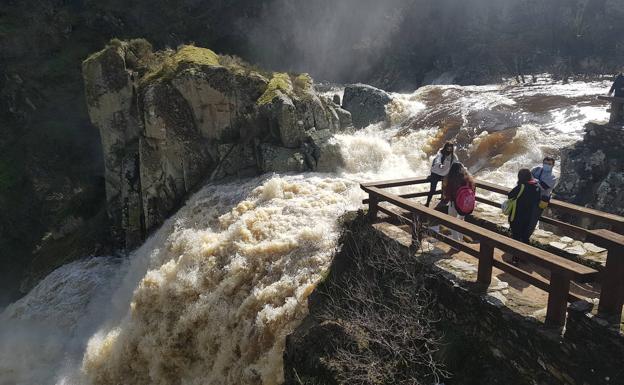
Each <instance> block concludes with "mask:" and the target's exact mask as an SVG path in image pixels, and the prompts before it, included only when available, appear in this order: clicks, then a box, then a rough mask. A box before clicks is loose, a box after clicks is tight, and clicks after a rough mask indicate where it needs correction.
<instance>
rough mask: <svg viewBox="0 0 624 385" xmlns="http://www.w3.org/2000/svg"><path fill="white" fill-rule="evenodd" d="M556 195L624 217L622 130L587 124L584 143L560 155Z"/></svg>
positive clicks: (623, 143)
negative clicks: (559, 174) (559, 173)
mask: <svg viewBox="0 0 624 385" xmlns="http://www.w3.org/2000/svg"><path fill="white" fill-rule="evenodd" d="M555 193H556V195H557V197H558V198H559V199H562V200H565V201H568V202H572V203H575V204H579V205H582V206H587V207H591V208H595V209H598V210H601V211H605V212H609V213H613V214H618V215H624V134H623V132H622V128H621V127H617V126H610V125H601V124H596V123H588V124H587V125H586V126H585V137H584V138H583V140H582V141H580V142H578V143H576V144H574V145H573V146H571V147H568V148H566V149H564V150H563V152H562V162H561V179H560V182H559V184H558V186H557V188H556V190H555ZM587 225H595V224H590V223H588V224H587Z"/></svg>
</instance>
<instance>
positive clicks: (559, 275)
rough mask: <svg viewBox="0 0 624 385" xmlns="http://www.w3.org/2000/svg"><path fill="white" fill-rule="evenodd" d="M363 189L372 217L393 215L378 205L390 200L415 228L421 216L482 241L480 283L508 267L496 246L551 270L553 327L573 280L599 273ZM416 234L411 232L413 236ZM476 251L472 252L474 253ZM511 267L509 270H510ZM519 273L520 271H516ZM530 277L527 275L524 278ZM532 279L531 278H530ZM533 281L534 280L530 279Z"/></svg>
mask: <svg viewBox="0 0 624 385" xmlns="http://www.w3.org/2000/svg"><path fill="white" fill-rule="evenodd" d="M361 187H362V189H363V190H364V191H366V192H368V194H369V199H370V204H369V206H370V207H369V215H371V216H372V217H376V216H377V212H378V211H381V212H383V213H386V214H388V215H392V214H391V213H392V211H391V210H389V209H387V208H384V207H382V206H380V205H379V203H380V202H382V201H383V202H388V203H389V204H392V205H394V206H397V207H399V208H400V209H403V210H406V211H407V212H408V213H407V214H405V216H406V217H407V218H405V220H406V221H407V220H409V217H413V218H414V219H413V220H412V228H414V227H415V226H414V223H415V222H416V221H417V220H419V219H418V218H427V219H433V220H436V221H437V222H439V223H441V224H443V225H444V226H446V227H448V228H450V229H453V230H456V231H460V232H461V233H463V234H466V235H468V236H470V237H472V238H473V239H476V240H479V242H480V248H479V251H478V258H479V268H478V272H477V275H478V278H477V280H478V281H479V282H482V283H485V284H488V285H489V283H490V281H491V275H492V267H493V266H494V265H495V264H496V265H498V266H502V267H503V268H508V267H507V266H506V265H505V263H504V261H498V262H495V258H494V254H495V253H494V249H495V248H497V249H500V250H502V251H505V252H509V253H512V254H513V255H516V256H518V257H521V258H524V259H527V260H529V261H531V262H533V263H535V264H537V265H540V266H543V267H545V268H547V269H548V270H550V271H551V280H550V283H549V286H548V292H549V297H548V298H549V299H548V308H547V314H546V322H547V324H550V325H554V326H562V325H563V323H564V322H565V314H566V308H567V300H568V297H569V288H570V281H571V280H578V281H587V280H588V279H591V278H593V277H595V276H596V274H597V271H596V270H594V269H592V268H589V267H587V266H584V265H580V264H578V263H576V262H573V261H570V260H568V259H565V258H562V257H559V256H557V255H554V254H552V253H549V252H547V251H544V250H541V249H538V248H535V247H533V246H530V245H526V244H524V243H521V242H518V241H516V240H513V239H510V238H508V237H505V236H503V235H501V234H498V233H495V232H493V231H490V230H487V229H484V228H481V227H479V226H476V225H474V224H471V223H467V222H465V221H462V220H460V219H458V218H455V217H451V216H448V215H446V214H443V213H441V212H438V211H436V210H434V209H431V208H429V207H426V206H423V205H421V204H418V203H416V202H413V201H409V200H408V199H407V198H402V197H400V196H398V195H395V194H391V193H388V192H386V191H384V190H382V189H381V188H379V187H373V186H364V185H362V186H361ZM415 237H416V234H412V238H413V239H414V238H415ZM445 242H449V243H452V244H454V245H455V246H459V242H457V241H455V240H451V239H446V240H445ZM474 254H475V252H474V251H473V252H472V253H471V255H474ZM508 270H509V269H508ZM516 273H518V272H516ZM522 278H527V277H526V276H524V277H521V279H522ZM527 279H528V280H531V281H532V282H533V281H535V280H532V279H531V278H527ZM530 283H531V282H530ZM537 284H538V285H540V286H541V287H545V286H544V285H543V283H540V282H538V283H537Z"/></svg>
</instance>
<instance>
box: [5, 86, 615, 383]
mask: <svg viewBox="0 0 624 385" xmlns="http://www.w3.org/2000/svg"><path fill="white" fill-rule="evenodd" d="M606 89H608V84H606V83H605V82H592V83H582V82H578V83H572V84H567V85H551V84H548V83H547V82H543V83H538V84H535V85H532V86H526V87H523V86H512V85H495V86H480V87H460V86H428V87H423V88H421V89H419V90H418V91H416V92H414V93H413V94H394V95H393V97H394V101H393V103H392V104H391V105H390V106H389V108H390V111H391V115H392V116H391V117H392V122H393V125H392V126H391V127H390V128H386V129H382V128H381V126H380V125H372V126H369V127H367V128H365V129H363V130H360V131H357V132H354V133H350V134H340V135H337V136H336V137H335V139H334V140H336V141H338V143H339V144H340V146H341V149H342V150H341V151H342V153H343V157H344V159H345V165H344V168H343V169H339V170H336V172H335V173H331V174H315V173H307V174H302V175H265V176H262V177H258V178H254V179H249V180H244V181H239V182H232V183H228V184H214V185H207V186H205V187H204V188H203V189H202V190H201V191H199V192H198V193H196V194H195V195H194V196H193V197H192V198H191V199H190V200H189V201H188V202H187V204H186V205H185V207H184V208H182V209H181V210H180V211H179V212H178V213H177V214H176V215H175V216H173V217H172V218H170V219H169V220H168V221H167V222H166V223H165V224H164V225H163V226H162V227H161V228H160V229H159V230H158V231H157V232H156V233H155V234H154V235H153V236H152V237H151V238H150V239H149V240H148V241H147V242H146V243H145V244H144V245H143V246H142V247H140V248H139V249H138V250H137V251H136V252H134V253H133V255H132V256H131V258H130V259H128V260H125V261H119V260H117V259H113V258H90V259H86V260H83V261H79V262H74V263H72V264H69V265H66V266H64V267H62V268H60V269H58V270H57V271H55V272H54V273H52V274H50V275H49V276H48V277H47V278H46V279H44V280H43V281H42V282H40V283H39V285H38V286H37V287H36V288H35V289H33V290H32V291H31V292H30V293H29V294H28V295H27V296H26V297H24V298H23V299H21V300H19V301H17V302H16V303H14V304H12V305H10V306H9V307H7V308H6V309H5V310H4V312H3V313H2V314H1V315H0V327H1V329H0V384H1V385H5V384H6V385H8V384H33V385H34V384H37V385H39V384H82V383H84V384H178V383H179V384H277V383H279V382H280V381H281V379H282V351H283V347H284V342H285V337H286V335H288V334H289V333H290V332H291V331H292V330H294V328H295V327H296V326H297V325H298V323H299V322H300V321H301V319H302V318H303V317H304V316H305V314H306V311H307V309H306V298H307V296H308V295H309V294H310V292H311V291H312V290H313V289H314V287H315V284H316V283H317V281H318V280H319V279H320V277H321V276H322V274H323V272H324V271H325V270H326V269H327V267H328V265H329V263H330V261H331V256H332V254H333V252H334V250H335V248H336V246H337V245H336V243H337V237H338V231H339V229H338V226H337V219H338V218H339V216H340V215H341V214H342V213H344V212H345V211H347V210H352V209H356V208H358V207H360V205H361V204H360V202H361V199H362V198H363V194H362V193H361V192H360V191H359V187H358V182H361V181H367V180H378V179H392V178H400V177H410V176H417V175H420V176H422V175H426V174H428V168H429V164H430V158H431V156H432V155H433V154H434V153H435V152H436V151H437V149H438V148H439V147H440V146H441V145H442V143H443V142H444V141H445V140H454V141H456V143H457V147H458V154H459V157H460V159H461V160H462V161H463V162H464V163H465V164H466V165H467V166H468V167H469V168H470V169H471V170H472V171H473V172H474V173H475V174H476V175H477V177H479V178H482V179H486V180H490V181H493V182H496V183H499V184H505V185H513V183H514V181H515V174H516V172H517V170H518V168H520V167H529V166H533V165H535V164H539V162H540V161H541V159H542V157H543V156H544V155H545V154H557V153H558V151H559V149H561V148H562V147H564V146H566V145H569V144H571V143H573V142H574V141H576V140H578V139H580V137H581V135H582V132H583V125H584V123H586V122H587V121H588V120H592V119H596V118H598V119H603V118H605V117H606V113H605V109H604V106H603V105H601V104H599V103H597V101H596V100H595V95H597V94H601V93H604V91H605V90H606Z"/></svg>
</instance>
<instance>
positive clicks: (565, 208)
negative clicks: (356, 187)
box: [362, 177, 624, 234]
mask: <svg viewBox="0 0 624 385" xmlns="http://www.w3.org/2000/svg"><path fill="white" fill-rule="evenodd" d="M428 182H429V181H428V179H427V178H422V177H418V178H405V179H397V180H388V181H381V182H368V183H363V184H362V187H377V188H390V187H401V186H410V185H418V184H423V183H428ZM475 183H476V187H477V188H481V189H483V190H486V191H490V192H494V193H498V194H503V195H507V194H508V193H509V191H511V189H510V188H509V187H505V186H500V185H497V184H495V183H491V182H486V181H482V180H476V181H475ZM406 195H407V194H406ZM406 195H404V196H403V197H407V196H406ZM425 196H426V195H425ZM489 202H492V203H493V201H489ZM484 203H486V202H484ZM549 207H550V208H552V209H556V210H559V211H562V212H567V213H571V214H574V215H579V216H583V217H587V218H591V219H594V220H597V221H600V222H604V223H605V224H608V225H610V226H611V227H612V228H613V230H614V231H615V232H617V233H620V234H622V233H624V217H622V216H619V215H615V214H610V213H605V212H603V211H600V210H595V209H591V208H588V207H583V206H579V205H575V204H572V203H568V202H564V201H560V200H557V199H552V200H551V201H550V204H549Z"/></svg>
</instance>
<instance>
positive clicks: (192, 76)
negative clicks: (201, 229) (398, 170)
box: [83, 39, 351, 249]
mask: <svg viewBox="0 0 624 385" xmlns="http://www.w3.org/2000/svg"><path fill="white" fill-rule="evenodd" d="M83 77H84V83H85V91H86V97H87V106H88V110H89V115H90V117H91V121H92V123H93V124H94V125H95V126H96V127H97V128H98V129H99V131H100V137H101V141H102V148H103V152H104V159H105V179H106V196H107V209H108V215H109V217H110V219H111V227H112V233H113V236H114V238H115V239H116V240H117V241H118V243H119V244H118V247H120V248H126V249H131V248H133V247H136V246H138V245H139V244H140V243H141V241H142V240H143V239H145V237H146V235H147V234H148V233H149V232H150V231H151V230H153V229H155V228H156V227H158V225H160V224H161V223H162V222H163V221H164V219H165V218H166V217H167V216H168V215H169V214H170V213H171V212H172V211H173V210H174V209H175V208H176V207H177V206H178V205H179V204H181V203H182V201H183V199H184V198H185V197H186V196H187V195H188V193H189V192H191V191H193V190H194V189H195V188H197V186H198V185H199V184H200V183H201V182H202V181H204V180H205V179H206V178H208V177H210V178H212V179H218V178H223V177H228V176H250V175H256V174H258V173H262V172H304V171H312V170H317V169H322V170H324V171H331V170H332V169H335V168H336V167H339V166H340V164H341V156H340V151H339V148H335V147H336V146H335V144H332V145H330V144H329V141H330V138H331V136H332V135H333V133H336V132H338V131H340V130H342V129H345V128H347V127H350V126H351V114H350V113H349V112H348V111H345V110H343V109H341V108H340V107H339V106H337V105H336V104H335V103H333V102H332V101H331V100H330V99H327V98H325V97H321V96H320V95H318V94H317V93H316V91H315V90H314V84H313V81H312V79H311V78H310V77H309V76H308V75H307V74H301V75H290V74H285V73H273V74H269V73H264V72H260V71H257V70H255V69H252V68H251V66H249V65H247V64H246V63H244V62H242V61H241V60H240V59H237V58H232V57H224V56H219V55H217V54H215V53H214V52H212V51H211V50H209V49H205V48H199V47H194V46H181V47H179V48H178V49H177V50H175V51H174V50H166V51H162V52H153V51H152V48H151V45H150V44H149V43H148V42H146V41H145V40H141V39H137V40H131V41H128V42H122V41H119V40H114V41H111V43H110V44H109V45H108V46H107V47H106V48H104V49H103V50H102V51H100V52H97V53H95V54H93V55H91V56H90V57H89V58H88V59H87V60H85V61H84V63H83ZM319 132H321V133H323V135H320V136H319V135H318V134H317V133H319ZM325 158H326V159H325ZM319 164H321V166H322V167H320V168H319V167H318V165H319Z"/></svg>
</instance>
